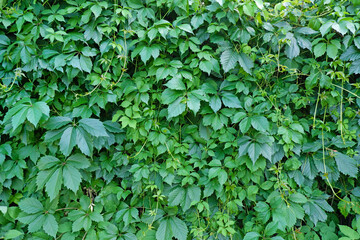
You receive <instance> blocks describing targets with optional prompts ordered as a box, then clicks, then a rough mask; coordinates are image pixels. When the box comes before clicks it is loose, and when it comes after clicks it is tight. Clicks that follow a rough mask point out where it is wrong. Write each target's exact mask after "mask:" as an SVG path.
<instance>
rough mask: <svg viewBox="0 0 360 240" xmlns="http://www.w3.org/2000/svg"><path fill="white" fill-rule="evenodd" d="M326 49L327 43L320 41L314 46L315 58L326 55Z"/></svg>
mask: <svg viewBox="0 0 360 240" xmlns="http://www.w3.org/2000/svg"><path fill="white" fill-rule="evenodd" d="M325 51H326V43H319V44H317V45H316V46H315V47H314V54H315V58H318V57H320V56H322V55H324V53H325Z"/></svg>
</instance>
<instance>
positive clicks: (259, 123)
mask: <svg viewBox="0 0 360 240" xmlns="http://www.w3.org/2000/svg"><path fill="white" fill-rule="evenodd" d="M251 125H252V126H253V128H255V129H256V130H258V131H260V132H266V131H269V122H268V120H267V119H266V117H264V116H259V115H256V116H252V117H251Z"/></svg>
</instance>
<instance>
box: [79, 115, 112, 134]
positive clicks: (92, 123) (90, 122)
mask: <svg viewBox="0 0 360 240" xmlns="http://www.w3.org/2000/svg"><path fill="white" fill-rule="evenodd" d="M79 126H80V127H82V128H83V129H84V130H85V131H86V132H88V133H89V134H90V135H92V136H95V137H108V136H109V135H108V134H107V132H106V130H105V127H104V124H103V123H102V122H100V121H99V120H98V119H94V118H84V119H81V120H80V121H79Z"/></svg>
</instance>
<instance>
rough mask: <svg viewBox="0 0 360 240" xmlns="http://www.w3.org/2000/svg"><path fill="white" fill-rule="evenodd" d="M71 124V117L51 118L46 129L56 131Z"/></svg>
mask: <svg viewBox="0 0 360 240" xmlns="http://www.w3.org/2000/svg"><path fill="white" fill-rule="evenodd" d="M69 123H71V118H69V117H51V118H50V119H49V120H48V121H47V122H46V124H45V126H44V127H45V128H46V129H48V130H54V129H58V128H60V127H62V126H65V125H66V124H69Z"/></svg>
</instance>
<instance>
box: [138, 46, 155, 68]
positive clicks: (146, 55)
mask: <svg viewBox="0 0 360 240" xmlns="http://www.w3.org/2000/svg"><path fill="white" fill-rule="evenodd" d="M151 55H152V48H151V47H146V46H144V47H143V48H142V50H141V51H140V58H141V61H143V63H145V64H146V62H147V61H148V60H149V59H150V57H151Z"/></svg>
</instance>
